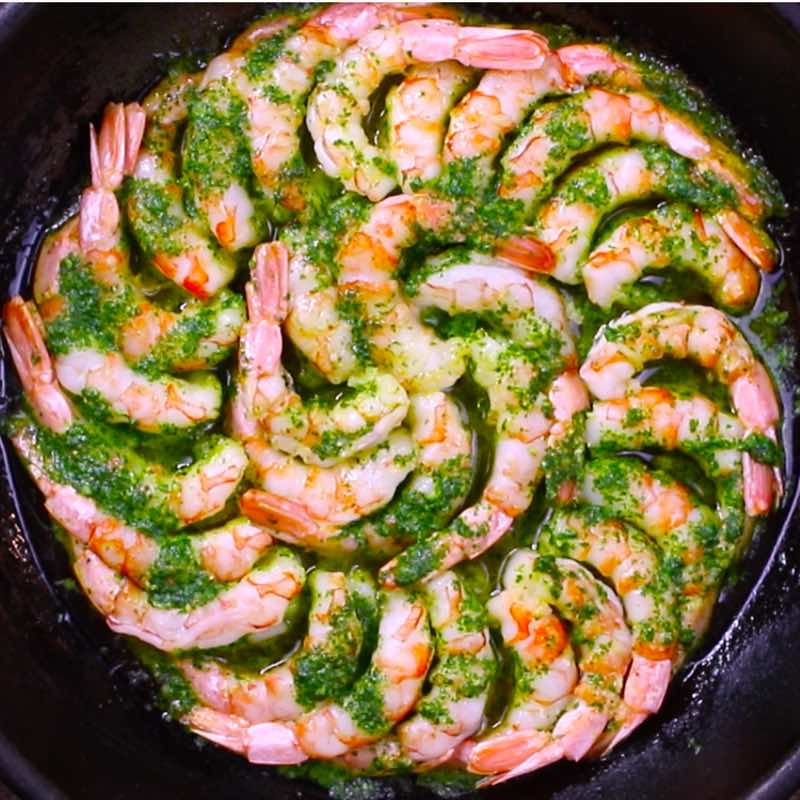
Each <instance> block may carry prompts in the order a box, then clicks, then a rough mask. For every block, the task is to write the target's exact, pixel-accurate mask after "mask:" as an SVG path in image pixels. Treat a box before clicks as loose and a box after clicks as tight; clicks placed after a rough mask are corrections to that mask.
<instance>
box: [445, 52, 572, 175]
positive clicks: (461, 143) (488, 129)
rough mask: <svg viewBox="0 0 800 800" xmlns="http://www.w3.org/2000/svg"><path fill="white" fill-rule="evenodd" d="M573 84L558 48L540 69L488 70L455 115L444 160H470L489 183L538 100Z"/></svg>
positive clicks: (456, 109) (447, 138)
mask: <svg viewBox="0 0 800 800" xmlns="http://www.w3.org/2000/svg"><path fill="white" fill-rule="evenodd" d="M570 87H571V78H570V75H569V72H568V70H566V69H565V67H564V65H563V64H562V62H561V60H560V58H559V57H558V51H556V52H551V53H547V54H546V55H545V57H544V60H543V62H542V64H541V66H539V67H538V68H536V69H531V70H518V71H507V70H494V69H492V70H488V71H487V72H485V73H484V74H483V76H482V77H481V80H480V82H479V83H478V85H477V86H476V87H475V88H474V89H473V90H472V91H470V92H469V93H467V94H466V95H465V96H464V98H463V99H462V100H461V102H460V103H458V105H456V107H455V108H454V109H453V111H452V112H451V114H450V125H449V127H448V129H447V137H446V139H445V145H444V153H443V158H444V163H445V164H455V163H457V162H459V161H462V160H465V159H469V162H470V164H474V169H475V172H476V174H477V175H478V176H479V177H481V179H482V182H483V183H484V184H485V183H487V182H488V180H489V178H490V177H491V174H492V173H491V170H492V167H493V163H494V159H495V157H496V156H497V154H498V153H499V152H500V149H501V147H502V146H503V142H504V141H505V137H506V135H507V134H508V133H510V132H511V131H513V130H514V129H516V128H517V127H518V126H519V125H520V124H521V123H522V121H523V120H524V119H525V117H526V116H527V113H528V111H529V110H530V109H531V108H532V107H533V105H534V104H535V103H537V102H539V101H540V100H541V99H542V98H544V97H546V96H547V95H549V94H556V93H560V92H566V91H569V89H570Z"/></svg>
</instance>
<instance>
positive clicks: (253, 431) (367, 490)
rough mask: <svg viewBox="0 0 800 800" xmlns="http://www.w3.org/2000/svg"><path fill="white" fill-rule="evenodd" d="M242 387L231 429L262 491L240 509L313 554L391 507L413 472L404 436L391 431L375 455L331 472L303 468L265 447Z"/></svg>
mask: <svg viewBox="0 0 800 800" xmlns="http://www.w3.org/2000/svg"><path fill="white" fill-rule="evenodd" d="M242 383H243V382H242V381H241V379H240V381H239V384H240V385H239V388H238V390H237V392H236V396H235V398H234V402H233V406H232V413H231V426H232V430H233V433H234V435H235V436H236V437H237V438H238V439H239V440H240V441H242V442H243V443H244V447H245V450H246V452H247V455H248V457H249V459H250V462H251V466H252V468H253V471H254V473H255V476H256V478H257V479H258V481H259V483H260V484H261V487H262V488H261V489H248V490H247V491H246V492H245V493H244V494H243V495H242V497H241V500H240V505H241V508H242V512H243V513H244V514H245V516H247V517H249V518H250V519H252V520H253V521H254V522H256V523H257V524H261V525H266V526H268V527H270V528H273V529H274V530H275V534H276V536H277V537H279V538H284V539H286V540H287V541H289V542H293V543H297V542H303V543H307V546H310V547H315V548H319V547H320V546H324V544H325V542H326V540H328V539H330V538H331V537H332V536H334V535H335V532H336V531H337V529H338V527H339V526H341V525H345V524H346V523H348V522H352V521H353V520H356V519H360V518H361V517H363V516H365V515H367V514H369V513H371V512H372V511H375V510H377V509H378V508H380V507H381V506H383V505H385V504H386V503H388V502H389V500H391V498H392V496H393V494H394V492H395V490H396V489H397V487H398V486H399V484H400V483H401V482H402V481H403V479H404V478H405V477H406V476H407V475H408V474H409V472H411V470H412V469H413V468H414V464H415V462H416V452H415V448H414V443H413V442H412V440H411V437H410V436H409V435H408V434H407V433H405V432H404V431H401V430H396V431H393V432H392V433H391V434H390V436H389V437H388V439H387V440H386V441H385V442H383V443H381V444H380V445H378V446H377V447H375V448H373V449H372V450H368V451H364V452H362V453H359V454H358V455H357V456H354V457H353V458H352V459H350V460H348V461H344V462H342V463H340V464H336V465H334V466H333V467H319V466H316V465H314V464H303V463H302V462H300V461H299V460H298V459H296V458H294V457H293V456H289V455H286V454H285V453H281V452H279V451H278V450H275V449H273V448H272V447H270V446H269V444H268V443H267V442H265V441H264V439H263V437H262V436H261V433H260V430H259V427H258V423H257V422H256V420H254V419H253V417H252V413H251V409H252V404H251V403H249V402H248V400H247V398H246V392H245V391H244V389H243V386H242ZM334 547H335V546H334Z"/></svg>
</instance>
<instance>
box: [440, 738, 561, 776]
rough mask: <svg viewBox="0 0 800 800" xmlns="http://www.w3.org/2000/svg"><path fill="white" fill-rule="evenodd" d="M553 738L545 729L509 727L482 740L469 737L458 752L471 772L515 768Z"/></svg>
mask: <svg viewBox="0 0 800 800" xmlns="http://www.w3.org/2000/svg"><path fill="white" fill-rule="evenodd" d="M550 741H551V739H550V735H549V734H548V733H544V732H542V731H537V730H522V731H509V732H508V733H504V734H500V735H496V736H490V737H489V738H487V739H485V740H484V741H482V742H475V741H469V740H467V742H464V744H462V745H461V747H460V748H459V749H458V750H457V751H456V754H457V757H458V758H459V759H460V760H461V761H463V763H465V764H466V767H467V769H468V770H469V771H470V772H474V773H476V774H478V775H492V774H495V773H498V772H507V771H508V770H510V769H514V768H515V767H516V766H518V765H519V764H520V763H522V762H523V761H525V760H527V759H528V758H531V757H532V756H533V755H534V754H535V753H538V752H539V751H540V750H542V749H543V748H544V747H545V746H546V745H547V744H548V743H549V742H550Z"/></svg>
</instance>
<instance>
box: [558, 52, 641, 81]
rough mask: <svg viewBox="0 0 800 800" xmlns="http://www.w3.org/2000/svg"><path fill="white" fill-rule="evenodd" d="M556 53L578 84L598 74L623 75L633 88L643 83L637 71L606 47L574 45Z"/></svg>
mask: <svg viewBox="0 0 800 800" xmlns="http://www.w3.org/2000/svg"><path fill="white" fill-rule="evenodd" d="M556 53H557V55H558V58H559V59H560V60H561V63H562V64H564V66H565V67H567V69H568V70H569V71H570V72H572V73H573V81H574V82H576V83H580V84H583V83H584V82H585V81H586V79H587V78H589V77H590V76H591V75H595V74H598V73H601V74H603V75H610V76H613V75H614V74H615V73H622V74H624V76H625V79H626V80H625V82H626V84H627V85H628V86H629V87H631V88H633V87H636V86H638V85H639V84H640V83H641V81H640V79H639V77H638V76H637V75H636V73H635V71H634V70H632V69H631V68H630V67H629V66H628V65H627V64H626V63H625V62H624V61H622V60H621V59H618V58H617V57H616V56H615V55H614V53H613V52H612V51H611V50H610V49H609V48H608V47H605V46H604V45H593V44H573V45H568V46H567V47H560V48H559V49H558V50H557V51H556Z"/></svg>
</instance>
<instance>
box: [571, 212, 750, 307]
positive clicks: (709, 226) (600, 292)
mask: <svg viewBox="0 0 800 800" xmlns="http://www.w3.org/2000/svg"><path fill="white" fill-rule="evenodd" d="M665 267H676V268H679V269H685V270H691V271H692V272H694V273H695V274H696V275H697V276H698V277H699V278H700V279H701V280H702V282H703V283H704V284H705V286H706V288H707V289H708V292H709V294H710V295H711V297H712V298H713V299H714V300H715V302H717V303H718V304H719V305H721V306H723V307H724V308H729V309H731V310H733V311H743V310H746V309H748V308H750V307H751V306H752V304H753V303H754V302H755V299H756V296H757V295H758V290H759V286H760V283H761V281H760V277H759V273H758V269H757V268H756V267H755V266H754V265H753V263H752V262H751V261H750V260H749V259H748V258H747V256H746V255H745V254H744V253H742V251H741V250H740V249H739V248H738V247H737V246H736V245H735V244H734V243H733V242H732V241H731V239H730V238H729V237H728V235H727V234H726V233H725V231H724V230H723V228H722V226H720V225H719V224H718V223H717V222H716V221H715V220H714V218H713V217H711V216H710V215H709V214H705V213H701V212H699V211H693V210H692V209H691V208H690V207H689V206H685V205H682V204H677V203H676V204H670V205H662V206H659V207H658V208H656V209H655V211H652V212H651V213H649V214H645V215H644V216H641V217H635V218H633V219H629V220H626V221H625V222H623V223H622V224H621V225H620V226H619V227H617V228H615V229H614V232H613V233H612V234H611V235H610V236H609V237H608V239H606V240H605V241H604V242H603V243H602V244H601V245H600V246H599V247H597V248H595V249H594V250H593V251H592V252H591V254H590V255H589V258H588V259H587V261H586V263H585V264H584V265H583V267H582V270H581V272H582V276H583V282H584V284H585V286H586V292H587V294H588V295H589V299H590V300H591V301H592V302H593V303H596V304H597V305H599V306H600V307H601V308H610V307H611V306H612V305H613V304H614V303H615V302H622V303H624V302H625V299H626V289H627V288H628V287H629V286H630V285H631V284H632V283H634V282H635V281H636V280H637V279H638V278H639V277H640V276H641V274H642V273H643V272H644V270H645V269H664V268H665Z"/></svg>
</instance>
